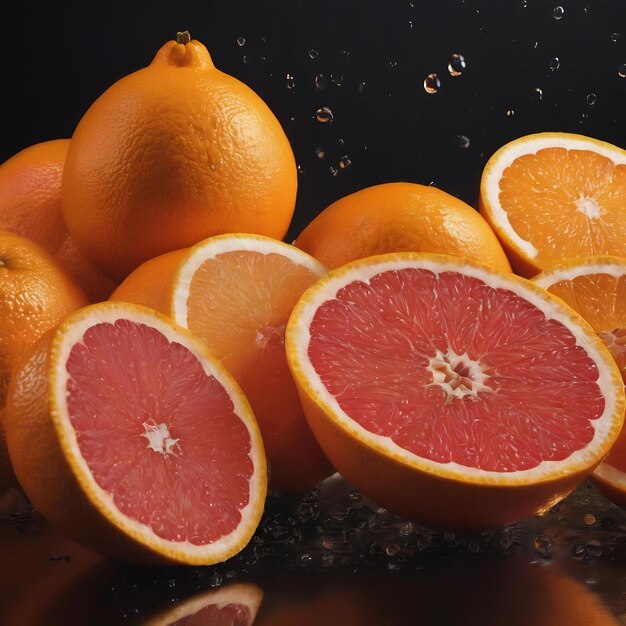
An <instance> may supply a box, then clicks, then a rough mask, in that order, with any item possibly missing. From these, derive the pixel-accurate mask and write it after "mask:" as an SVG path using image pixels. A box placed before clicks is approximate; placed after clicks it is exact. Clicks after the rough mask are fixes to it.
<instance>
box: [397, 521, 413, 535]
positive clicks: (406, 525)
mask: <svg viewBox="0 0 626 626" xmlns="http://www.w3.org/2000/svg"><path fill="white" fill-rule="evenodd" d="M399 532H400V534H401V535H403V536H405V537H406V536H407V535H410V534H411V533H412V532H413V523H412V522H403V523H402V525H401V526H400V531H399Z"/></svg>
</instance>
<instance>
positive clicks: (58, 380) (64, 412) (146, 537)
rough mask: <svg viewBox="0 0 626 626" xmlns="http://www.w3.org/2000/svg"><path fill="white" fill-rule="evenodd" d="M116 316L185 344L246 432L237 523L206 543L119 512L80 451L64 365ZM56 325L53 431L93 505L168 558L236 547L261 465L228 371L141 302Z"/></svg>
mask: <svg viewBox="0 0 626 626" xmlns="http://www.w3.org/2000/svg"><path fill="white" fill-rule="evenodd" d="M118 320H129V321H131V322H136V323H139V324H145V325H146V326H149V327H151V328H154V329H156V330H157V331H159V332H160V333H161V334H162V335H164V336H165V337H166V338H167V339H168V340H169V342H170V343H178V344H181V345H183V346H184V347H185V348H187V349H188V350H189V351H190V352H191V353H192V354H193V355H194V356H195V357H196V358H197V359H198V361H199V362H200V364H201V365H202V367H203V369H204V371H205V372H206V374H207V375H209V376H213V377H215V378H216V379H217V380H218V381H219V383H220V384H221V385H222V386H223V387H224V389H225V390H226V392H227V393H228V395H229V396H230V399H231V401H232V403H233V407H234V412H235V414H236V415H237V416H238V417H239V418H240V419H241V421H242V422H243V423H244V425H245V427H246V429H247V431H248V434H249V437H250V443H251V449H250V455H249V456H250V459H251V461H252V464H253V467H254V472H253V474H252V476H251V478H250V491H249V501H248V504H247V505H246V506H245V507H244V508H243V509H240V513H241V522H240V523H239V525H238V526H237V527H236V528H235V529H234V530H233V531H232V532H231V533H229V534H227V535H224V536H223V537H221V538H219V539H218V540H216V541H214V542H212V543H209V544H206V545H196V544H192V543H191V542H188V541H186V540H185V541H172V540H167V539H163V538H162V537H160V536H158V535H157V534H156V533H154V531H152V529H151V528H150V527H149V526H147V525H145V524H142V523H140V522H138V521H136V520H134V519H132V518H131V517H129V516H127V515H126V514H124V513H122V512H121V511H120V510H119V508H118V507H117V505H116V504H115V501H114V499H113V497H112V495H111V494H110V493H109V492H107V491H105V490H104V489H102V488H101V487H100V485H98V483H97V482H96V481H95V479H94V478H93V476H92V473H91V470H90V469H89V466H88V464H87V462H86V461H85V459H84V458H83V456H82V453H81V450H80V447H79V445H78V441H77V438H76V431H75V430H74V428H73V426H72V423H71V419H70V416H69V412H68V408H67V397H68V392H67V384H68V381H69V378H70V376H69V373H68V371H67V367H65V364H66V363H67V360H68V358H69V356H70V352H71V350H72V348H73V347H74V346H75V345H76V344H79V343H81V341H82V337H83V336H84V334H85V332H86V331H87V330H88V329H89V328H91V327H92V326H94V325H97V324H100V323H108V324H113V323H115V322H116V321H118ZM62 329H63V335H62V341H61V343H60V344H59V345H58V350H57V353H56V354H57V359H56V362H57V363H58V364H59V367H58V368H57V369H56V371H55V373H56V376H55V377H54V385H55V387H54V390H53V397H54V408H55V409H56V411H55V413H56V418H57V420H58V428H57V433H58V435H59V439H60V440H61V443H62V444H63V443H65V445H66V448H65V449H69V451H70V454H71V456H72V457H73V460H74V461H75V462H76V464H77V466H78V468H79V474H80V475H78V476H77V478H78V480H79V482H80V483H81V485H82V486H83V489H84V491H85V492H86V494H87V495H88V497H89V498H90V499H91V500H93V501H94V502H96V503H97V504H98V508H99V510H101V511H103V512H104V514H105V515H107V517H109V519H110V520H111V521H112V522H113V523H115V524H116V525H117V526H118V527H120V528H122V529H124V531H125V532H126V533H127V534H128V535H131V536H133V537H134V538H135V539H137V540H139V541H140V542H141V543H143V544H144V545H146V546H148V547H156V549H157V550H158V551H159V552H161V553H162V554H164V555H167V556H169V557H171V558H181V557H182V556H190V557H192V558H193V559H194V560H211V559H212V558H213V557H218V559H219V557H220V555H222V554H223V553H224V552H231V553H234V552H236V551H237V549H238V548H239V547H241V544H242V543H245V538H248V537H249V536H250V535H251V532H252V530H254V528H253V526H255V525H256V520H254V517H255V511H258V510H259V508H260V509H262V508H263V502H262V498H261V495H260V494H263V497H264V493H265V490H264V489H263V487H262V481H263V480H264V477H263V475H262V473H261V472H260V471H259V468H260V467H262V466H263V465H264V461H263V460H262V455H263V452H262V450H263V447H262V443H261V440H260V434H259V432H258V429H257V427H256V424H255V422H254V417H253V416H252V413H251V411H250V409H249V407H248V406H247V405H246V404H244V403H243V402H242V401H241V400H240V395H241V391H239V390H238V388H237V387H236V386H235V384H234V381H232V379H230V376H229V375H228V374H226V373H225V371H224V370H221V371H220V368H221V366H220V365H219V364H217V365H216V364H215V363H213V362H212V361H211V360H209V358H208V357H207V356H206V353H204V352H203V349H202V348H201V347H199V346H198V345H196V340H193V339H192V338H190V337H188V336H187V335H186V334H182V332H178V331H176V329H175V328H173V327H171V326H170V325H169V324H168V323H167V322H165V321H163V320H161V319H160V318H159V317H158V316H157V315H156V314H155V313H152V312H151V311H150V310H149V309H143V307H135V306H133V307H132V310H130V307H129V306H128V305H124V304H120V305H117V304H113V303H106V305H95V306H93V307H91V310H90V311H89V314H88V315H83V316H82V317H79V318H78V319H77V320H75V321H74V322H73V323H70V324H68V323H66V324H64V326H63V327H62ZM219 560H221V559H219Z"/></svg>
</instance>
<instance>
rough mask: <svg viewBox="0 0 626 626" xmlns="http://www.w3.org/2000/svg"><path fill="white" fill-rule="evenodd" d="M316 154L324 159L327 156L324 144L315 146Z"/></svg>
mask: <svg viewBox="0 0 626 626" xmlns="http://www.w3.org/2000/svg"><path fill="white" fill-rule="evenodd" d="M315 156H316V157H317V158H318V159H323V158H324V157H325V156H326V152H324V148H322V146H317V147H316V148H315Z"/></svg>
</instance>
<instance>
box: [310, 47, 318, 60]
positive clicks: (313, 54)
mask: <svg viewBox="0 0 626 626" xmlns="http://www.w3.org/2000/svg"><path fill="white" fill-rule="evenodd" d="M319 55H320V53H319V52H318V51H317V50H312V49H311V50H309V59H313V60H315V59H317V57H319Z"/></svg>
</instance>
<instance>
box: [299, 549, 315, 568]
mask: <svg viewBox="0 0 626 626" xmlns="http://www.w3.org/2000/svg"><path fill="white" fill-rule="evenodd" d="M311 560H312V557H311V555H310V554H309V553H308V552H305V553H304V554H302V555H301V556H300V562H301V563H304V564H305V565H306V564H307V563H310V562H311Z"/></svg>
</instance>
